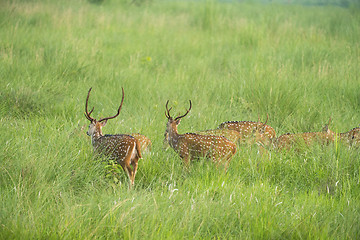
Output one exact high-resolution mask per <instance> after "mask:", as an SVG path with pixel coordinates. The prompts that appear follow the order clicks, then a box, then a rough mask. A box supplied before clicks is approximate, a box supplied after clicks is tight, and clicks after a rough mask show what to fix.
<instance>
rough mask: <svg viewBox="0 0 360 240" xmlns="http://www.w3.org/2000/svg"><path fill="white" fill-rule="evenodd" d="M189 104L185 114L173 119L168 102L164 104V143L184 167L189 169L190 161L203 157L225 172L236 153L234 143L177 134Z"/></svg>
mask: <svg viewBox="0 0 360 240" xmlns="http://www.w3.org/2000/svg"><path fill="white" fill-rule="evenodd" d="M189 102H190V107H189V109H188V110H186V113H185V114H184V115H179V116H178V117H176V118H175V119H173V118H172V117H171V115H170V110H171V108H170V109H168V103H169V101H167V102H166V111H165V116H166V117H167V119H168V122H167V124H166V130H165V134H164V136H165V138H166V141H167V142H168V143H169V145H170V146H171V147H172V148H173V149H174V150H175V152H177V153H178V154H179V156H180V157H181V158H182V159H183V162H184V164H185V166H186V167H189V165H190V160H194V159H198V158H201V157H204V158H207V159H211V160H212V161H213V162H215V163H218V164H220V163H223V164H224V167H225V170H227V167H228V165H229V163H230V161H231V158H232V157H233V155H234V154H235V153H236V144H235V143H233V142H231V141H229V140H228V139H226V138H224V137H221V136H214V135H199V134H196V133H185V134H179V133H178V130H177V127H178V125H179V124H180V120H181V119H182V118H183V117H185V116H186V115H187V114H188V113H189V112H190V110H191V100H190V101H189Z"/></svg>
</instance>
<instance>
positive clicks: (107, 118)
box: [99, 88, 125, 122]
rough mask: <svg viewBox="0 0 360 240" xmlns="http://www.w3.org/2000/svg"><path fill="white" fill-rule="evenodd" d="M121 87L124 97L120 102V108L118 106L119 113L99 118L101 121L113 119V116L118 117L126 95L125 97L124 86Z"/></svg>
mask: <svg viewBox="0 0 360 240" xmlns="http://www.w3.org/2000/svg"><path fill="white" fill-rule="evenodd" d="M121 89H122V99H121V104H120V106H119V108H118V111H117V113H116V114H115V115H114V116H112V117H106V118H102V119H100V120H99V122H102V121H107V120H109V119H113V118H116V117H117V116H119V114H120V110H121V107H122V104H123V102H124V97H125V94H124V88H121Z"/></svg>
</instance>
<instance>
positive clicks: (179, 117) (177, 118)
mask: <svg viewBox="0 0 360 240" xmlns="http://www.w3.org/2000/svg"><path fill="white" fill-rule="evenodd" d="M189 102H190V108H189V110H186V113H185V114H184V115H182V116H178V117H176V118H175V121H176V120H179V119H181V118H183V117H185V116H186V115H187V114H188V113H189V112H190V110H191V100H189Z"/></svg>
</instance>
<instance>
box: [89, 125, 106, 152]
mask: <svg viewBox="0 0 360 240" xmlns="http://www.w3.org/2000/svg"><path fill="white" fill-rule="evenodd" d="M102 136H104V135H103V133H102V130H101V127H100V126H98V125H96V126H95V131H94V132H93V134H92V135H91V144H92V145H93V147H95V148H96V147H97V146H98V144H99V139H100V138H101V137H102Z"/></svg>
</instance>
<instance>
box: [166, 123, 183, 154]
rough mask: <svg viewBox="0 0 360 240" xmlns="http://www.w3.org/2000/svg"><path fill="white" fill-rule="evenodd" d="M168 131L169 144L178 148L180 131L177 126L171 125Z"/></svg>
mask: <svg viewBox="0 0 360 240" xmlns="http://www.w3.org/2000/svg"><path fill="white" fill-rule="evenodd" d="M168 133H169V139H168V142H169V145H170V146H171V147H172V148H174V149H178V147H179V137H180V135H179V133H178V131H177V126H170V127H169V128H168Z"/></svg>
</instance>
